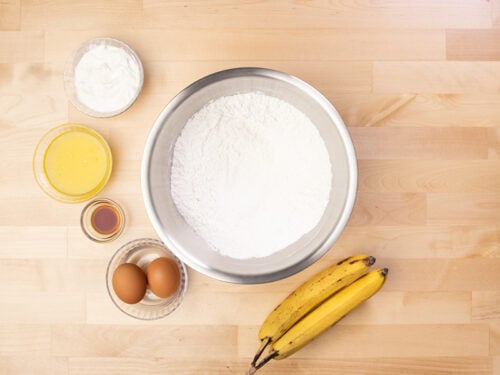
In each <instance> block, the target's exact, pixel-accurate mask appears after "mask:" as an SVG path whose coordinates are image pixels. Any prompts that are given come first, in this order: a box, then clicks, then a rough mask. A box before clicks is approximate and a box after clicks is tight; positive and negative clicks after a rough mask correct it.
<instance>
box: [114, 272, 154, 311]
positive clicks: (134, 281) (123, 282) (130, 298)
mask: <svg viewBox="0 0 500 375" xmlns="http://www.w3.org/2000/svg"><path fill="white" fill-rule="evenodd" d="M146 287H147V280H146V275H145V274H144V271H143V270H142V269H141V268H140V267H138V266H137V265H135V264H133V263H123V264H120V265H119V266H118V268H117V269H116V270H115V272H114V273H113V290H114V291H115V293H116V295H117V296H118V298H120V299H121V300H122V301H123V302H125V303H130V304H134V303H137V302H139V301H140V300H141V299H142V298H143V297H144V295H145V294H146Z"/></svg>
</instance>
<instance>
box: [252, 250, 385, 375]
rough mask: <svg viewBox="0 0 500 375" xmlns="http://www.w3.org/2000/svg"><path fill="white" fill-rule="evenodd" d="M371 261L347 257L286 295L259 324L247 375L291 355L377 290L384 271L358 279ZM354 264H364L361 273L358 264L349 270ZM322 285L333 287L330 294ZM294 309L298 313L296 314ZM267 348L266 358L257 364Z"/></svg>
mask: <svg viewBox="0 0 500 375" xmlns="http://www.w3.org/2000/svg"><path fill="white" fill-rule="evenodd" d="M350 262H353V263H350ZM374 262H375V259H374V258H373V257H368V256H366V255H356V256H354V257H350V258H348V259H346V260H344V261H342V262H339V263H338V264H337V265H335V266H333V267H330V268H328V269H326V270H325V271H323V272H321V273H319V274H318V275H316V276H314V277H313V278H312V279H310V280H309V281H307V282H306V283H304V284H303V285H302V286H300V287H299V288H298V289H297V290H295V291H294V292H293V293H292V294H290V296H288V297H287V298H286V299H285V300H284V301H283V302H282V303H281V304H280V305H279V306H278V307H277V308H276V309H275V310H274V311H273V312H272V313H271V314H269V316H268V318H267V319H266V320H265V322H264V323H263V326H262V328H261V330H260V333H259V338H261V340H262V342H261V347H260V348H259V350H258V352H257V354H256V355H255V358H254V360H253V361H252V364H251V367H250V370H249V374H253V373H254V372H255V371H256V370H257V369H259V368H261V367H262V366H263V365H264V364H266V363H267V362H268V361H270V360H271V359H276V360H280V359H284V358H286V357H288V356H290V355H292V354H293V353H295V352H296V351H298V350H299V349H301V348H302V347H304V346H305V345H307V344H308V343H309V342H310V341H312V340H313V339H314V338H316V337H317V336H319V335H320V334H321V333H323V332H324V331H325V330H327V329H328V328H329V327H330V326H332V325H333V324H335V323H336V322H338V321H339V320H340V319H342V318H343V317H344V316H345V315H347V314H348V313H349V312H350V311H352V310H353V309H355V308H356V307H357V306H359V305H360V304H361V303H363V302H364V301H366V300H367V299H368V298H370V297H371V296H372V295H374V294H375V293H376V292H377V291H378V290H380V288H381V287H382V285H383V284H384V282H385V278H386V275H387V273H388V269H387V268H384V269H379V270H375V271H372V272H369V273H367V274H366V275H364V276H362V275H363V274H364V273H365V272H366V271H367V270H368V268H369V266H370V265H372V264H373V263H374ZM357 263H361V264H364V269H363V271H362V272H361V270H360V269H359V264H358V267H353V265H355V264H357ZM339 267H340V268H341V269H342V271H340V270H339ZM339 273H341V274H342V275H343V276H342V277H340V278H337V279H332V277H333V276H331V275H332V274H333V275H335V277H338V275H339ZM342 278H343V279H345V278H347V279H348V281H345V280H344V281H341V282H340V284H342V285H341V286H340V287H338V280H339V279H342ZM325 280H326V281H325ZM335 280H336V281H337V282H335ZM323 283H325V284H334V285H335V286H333V287H332V289H333V292H332V291H331V289H328V288H326V285H323ZM318 284H319V286H318ZM335 288H336V289H335ZM326 289H328V290H329V292H327V291H326ZM319 291H321V292H319ZM282 306H284V307H282ZM296 309H299V310H300V312H299V313H297V312H296V311H297V310H296ZM287 314H289V315H290V314H291V315H292V317H291V318H289V317H288V316H287ZM268 345H270V348H269V352H268V354H267V356H266V357H265V358H264V359H263V360H262V361H261V362H260V363H258V364H257V363H256V362H257V361H258V359H259V358H260V356H261V355H262V353H263V351H264V350H265V348H266V346H268Z"/></svg>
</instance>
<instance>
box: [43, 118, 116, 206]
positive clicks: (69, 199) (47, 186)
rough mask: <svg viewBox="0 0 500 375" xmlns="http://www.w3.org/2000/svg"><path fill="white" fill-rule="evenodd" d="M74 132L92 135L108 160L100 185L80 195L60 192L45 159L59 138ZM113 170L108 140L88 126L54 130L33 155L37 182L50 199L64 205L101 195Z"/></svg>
mask: <svg viewBox="0 0 500 375" xmlns="http://www.w3.org/2000/svg"><path fill="white" fill-rule="evenodd" d="M72 132H80V133H85V134H87V135H91V136H92V137H94V138H95V139H96V140H97V141H98V142H99V143H100V145H101V146H102V148H103V150H104V152H105V154H106V159H107V160H106V164H107V168H106V172H105V175H104V176H103V178H102V179H101V181H99V183H98V184H97V185H96V186H95V187H94V188H93V189H90V190H89V191H86V192H84V193H82V194H78V195H72V194H69V193H67V192H64V191H61V190H58V189H57V188H56V187H55V186H54V185H53V184H52V183H51V182H50V180H49V177H48V176H47V171H46V167H45V157H46V154H47V151H48V150H49V147H50V146H51V145H52V144H53V142H54V141H55V140H56V139H58V138H59V137H63V136H64V135H65V134H69V133H72ZM112 169H113V157H112V154H111V149H110V148H109V145H108V143H107V142H106V140H105V139H104V138H103V137H102V136H101V135H100V134H99V133H98V132H96V131H95V130H94V129H91V128H89V127H88V126H85V125H80V124H64V125H60V126H57V127H55V128H52V129H51V130H49V131H48V132H47V133H45V134H44V135H43V136H42V138H41V139H40V141H39V142H38V144H37V146H36V149H35V153H34V155H33V173H34V175H35V179H36V182H37V183H38V185H39V186H40V187H41V188H42V190H43V191H44V192H45V193H46V194H47V195H48V196H49V197H51V198H53V199H55V200H58V201H59V202H63V203H79V202H83V201H86V200H88V199H90V198H92V197H94V196H95V195H96V194H97V193H99V192H100V191H101V190H102V188H104V186H105V185H106V183H107V182H108V180H109V177H110V176H111V171H112Z"/></svg>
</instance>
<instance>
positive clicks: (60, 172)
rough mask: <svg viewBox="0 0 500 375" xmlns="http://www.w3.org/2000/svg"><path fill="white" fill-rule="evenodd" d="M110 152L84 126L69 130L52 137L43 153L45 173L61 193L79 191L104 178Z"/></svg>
mask: <svg viewBox="0 0 500 375" xmlns="http://www.w3.org/2000/svg"><path fill="white" fill-rule="evenodd" d="M109 168H110V154H109V151H108V148H107V147H106V145H105V144H103V142H102V140H101V139H99V138H98V137H96V136H95V135H93V134H92V133H89V132H86V131H85V130H78V129H76V130H71V131H68V132H67V133H63V134H61V135H60V136H58V137H57V138H55V139H54V140H53V141H52V143H51V144H50V145H49V147H48V148H47V151H46V152H45V157H44V170H45V175H46V176H47V179H48V181H49V183H50V184H51V185H52V187H53V188H54V189H56V190H58V191H59V192H61V193H62V194H65V195H73V196H78V195H83V194H86V193H89V192H92V191H93V190H95V189H98V188H100V187H101V186H100V185H103V184H104V183H105V182H106V179H107V175H108V173H109Z"/></svg>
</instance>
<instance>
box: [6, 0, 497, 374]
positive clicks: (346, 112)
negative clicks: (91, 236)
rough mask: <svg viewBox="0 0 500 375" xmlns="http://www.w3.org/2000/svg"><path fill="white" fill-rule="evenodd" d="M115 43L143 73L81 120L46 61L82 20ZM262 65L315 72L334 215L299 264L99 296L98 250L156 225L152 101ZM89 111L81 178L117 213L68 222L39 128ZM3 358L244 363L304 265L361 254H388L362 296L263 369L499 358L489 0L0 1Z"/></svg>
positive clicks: (164, 369)
mask: <svg viewBox="0 0 500 375" xmlns="http://www.w3.org/2000/svg"><path fill="white" fill-rule="evenodd" d="M96 36H112V37H116V38H119V39H122V40H123V41H125V42H127V43H129V44H130V45H131V46H132V47H133V48H134V49H135V50H136V51H137V53H138V54H139V55H140V57H141V59H142V61H143V63H144V69H145V75H146V78H145V85H144V90H143V92H142V94H141V96H140V98H139V100H138V101H137V102H136V104H135V105H134V106H133V107H132V108H131V109H130V110H128V111H127V112H125V113H124V114H122V115H120V116H117V117H115V118H110V119H95V118H91V117H87V116H85V115H83V114H81V113H79V112H78V111H77V110H76V109H75V108H74V107H72V106H71V105H70V104H69V103H68V101H67V99H66V97H65V93H64V88H63V70H64V64H65V62H66V60H67V59H68V58H69V56H70V55H71V53H72V52H73V51H74V50H75V49H76V48H77V47H78V46H79V45H80V43H82V42H83V41H85V40H87V39H88V38H90V37H96ZM239 66H262V67H268V68H275V69H279V70H282V71H285V72H288V73H291V74H294V75H296V76H298V77H299V78H301V79H303V80H305V81H307V82H309V83H310V84H312V85H314V86H315V87H316V88H318V89H319V90H320V91H321V92H323V93H324V94H325V95H326V96H327V97H328V99H329V100H330V101H331V102H332V103H333V104H334V106H335V107H336V108H337V109H338V110H339V112H340V114H341V115H342V117H343V118H344V120H345V122H346V124H347V125H348V127H349V131H350V133H351V136H352V139H353V142H354V144H355V147H356V151H357V156H358V160H359V193H358V198H357V202H356V205H355V209H354V212H353V214H352V217H351V220H350V222H349V225H348V227H347V229H346V230H345V231H344V233H343V235H342V236H341V238H340V240H339V241H338V242H337V243H336V244H335V245H334V246H333V248H332V249H331V250H330V251H329V252H328V253H327V254H326V255H325V256H324V257H323V258H322V259H321V260H320V261H318V262H317V263H315V264H314V265H312V266H311V267H309V268H308V269H306V270H305V271H303V272H301V273H299V274H297V275H295V276H293V277H290V278H287V279H285V280H282V281H279V282H274V283H270V284H265V285H253V286H252V285H232V284H227V283H223V282H219V281H216V280H213V279H211V278H209V277H206V276H204V275H202V274H200V273H198V272H196V271H193V270H189V277H190V286H189V290H188V293H187V296H186V299H185V302H184V303H183V305H182V306H181V308H180V309H179V310H177V311H176V312H175V313H174V314H173V315H171V316H169V317H167V318H165V319H162V320H159V321H155V322H142V321H138V320H134V319H132V318H128V317H127V316H125V315H124V314H122V313H121V312H120V311H118V310H117V309H116V308H115V306H114V305H113V304H112V303H111V301H110V299H109V297H108V295H107V292H106V286H105V282H104V274H105V271H106V266H107V262H108V260H109V259H110V257H111V255H112V254H113V252H114V251H115V250H116V249H117V248H118V247H120V246H121V245H123V244H124V243H126V242H127V241H129V240H132V239H136V238H141V237H157V236H156V234H155V232H154V230H153V229H152V226H151V224H150V222H149V220H148V217H147V215H146V212H145V208H144V206H143V201H142V195H141V190H140V177H139V176H140V163H141V156H142V151H143V147H144V142H145V139H146V137H147V135H148V132H149V130H150V128H151V126H152V124H153V122H154V120H155V118H156V117H157V115H158V114H159V112H160V111H161V110H162V108H163V107H164V106H165V105H166V104H167V103H168V101H169V100H170V99H172V97H173V96H174V95H175V94H176V93H177V92H178V91H180V90H181V89H182V88H183V87H185V86H186V85H188V84H189V83H191V82H193V81H194V80H196V79H198V78H201V77H202V76H204V75H206V74H208V73H212V72H214V71H218V70H221V69H225V68H230V67H239ZM65 122H77V123H83V124H87V125H89V126H91V127H93V128H95V129H97V130H98V131H100V132H101V133H102V134H103V135H104V136H105V137H106V139H107V140H108V141H109V143H110V146H111V147H112V150H113V154H114V158H115V164H114V167H115V168H114V171H113V175H112V178H111V180H110V182H109V184H108V185H107V186H106V188H105V189H104V190H103V191H102V193H101V194H100V196H105V197H110V198H112V199H116V200H118V201H119V202H121V203H122V204H123V206H124V207H125V209H126V211H127V214H128V216H127V218H128V226H127V228H126V231H125V233H124V234H123V235H122V236H121V237H120V238H119V239H117V240H115V241H114V242H111V243H109V244H95V243H93V242H91V241H89V240H87V239H86V238H85V237H84V235H83V233H82V231H81V230H80V227H79V216H80V212H81V210H82V208H83V206H84V204H76V205H67V204H62V203H58V202H56V201H53V200H51V199H50V198H48V197H47V196H45V195H44V194H43V193H42V191H41V190H40V189H39V188H38V186H37V185H36V183H35V180H34V178H33V173H32V170H31V159H32V155H33V151H34V148H35V145H36V143H37V141H38V139H39V138H40V137H41V136H42V134H43V133H44V132H45V131H47V130H48V129H50V128H51V127H53V126H56V125H59V124H61V123H65ZM0 146H1V147H0V165H1V171H2V172H1V174H0V192H1V194H0V202H1V204H0V207H1V209H2V210H1V213H0V241H1V244H2V245H1V247H0V373H1V374H3V375H5V374H29V375H33V374H37V375H43V374H50V375H58V374H92V375H93V374H120V375H122V374H213V375H216V374H217V375H218V374H243V373H244V372H245V370H246V368H247V366H248V363H249V361H250V359H251V357H252V356H253V354H254V352H255V350H256V348H257V346H258V340H257V332H258V328H259V325H260V323H261V322H262V320H263V319H264V317H265V316H266V315H267V313H268V312H269V311H270V310H271V309H272V308H273V307H274V306H275V305H276V304H277V303H278V302H279V301H280V300H281V299H282V298H283V297H285V295H287V294H288V293H289V292H290V291H291V290H293V289H294V288H295V287H296V286H298V285H299V284H300V283H301V282H303V281H304V280H306V279H307V278H308V277H309V276H311V275H312V274H314V273H316V272H317V271H319V270H321V269H323V268H324V267H326V266H328V265H330V264H332V262H334V261H337V260H339V259H341V258H343V257H345V256H347V255H350V254H354V253H358V252H366V253H369V254H372V255H374V256H376V257H377V258H378V262H377V263H378V264H379V265H380V266H388V267H389V268H390V275H389V278H388V281H387V283H386V285H385V287H384V289H383V290H382V292H380V293H379V294H378V295H377V296H376V297H374V298H373V299H371V300H370V301H369V302H368V303H366V304H365V305H363V307H362V308H360V309H359V310H357V311H355V312H354V313H353V314H352V315H350V316H348V317H347V318H345V319H344V320H343V321H341V322H340V323H339V324H338V325H337V326H335V327H334V328H332V329H331V330H330V331H328V332H327V333H326V334H324V335H323V336H322V337H321V338H319V339H318V340H316V341H315V342H314V343H312V344H311V345H310V346H308V347H307V348H305V349H304V350H302V351H301V352H299V353H297V354H296V355H294V356H293V357H291V358H289V359H287V360H285V361H279V362H278V361H274V362H272V363H271V364H269V365H267V366H266V367H265V368H263V369H262V371H261V372H260V373H261V374H262V375H264V374H296V375H298V374H384V375H390V374H394V375H396V374H398V375H399V374H440V375H442V374H474V375H482V374H484V375H486V374H493V373H496V374H500V245H499V243H500V0H490V1H486V0H462V1H453V0H447V1H438V0H423V1H416V0H415V1H409V0H395V1H388V0H387V1H386V0H380V1H378V0H377V1H368V0H366V1H365V0H362V1H352V2H350V1H340V0H337V1H234V2H231V1H224V0H220V1H188V2H181V1H175V2H169V1H159V0H143V1H136V0H127V1H122V2H117V1H101V0H86V1H69V0H68V1H64V0H58V1H33V0H27V1H21V0H6V1H5V0H4V1H1V2H0Z"/></svg>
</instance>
